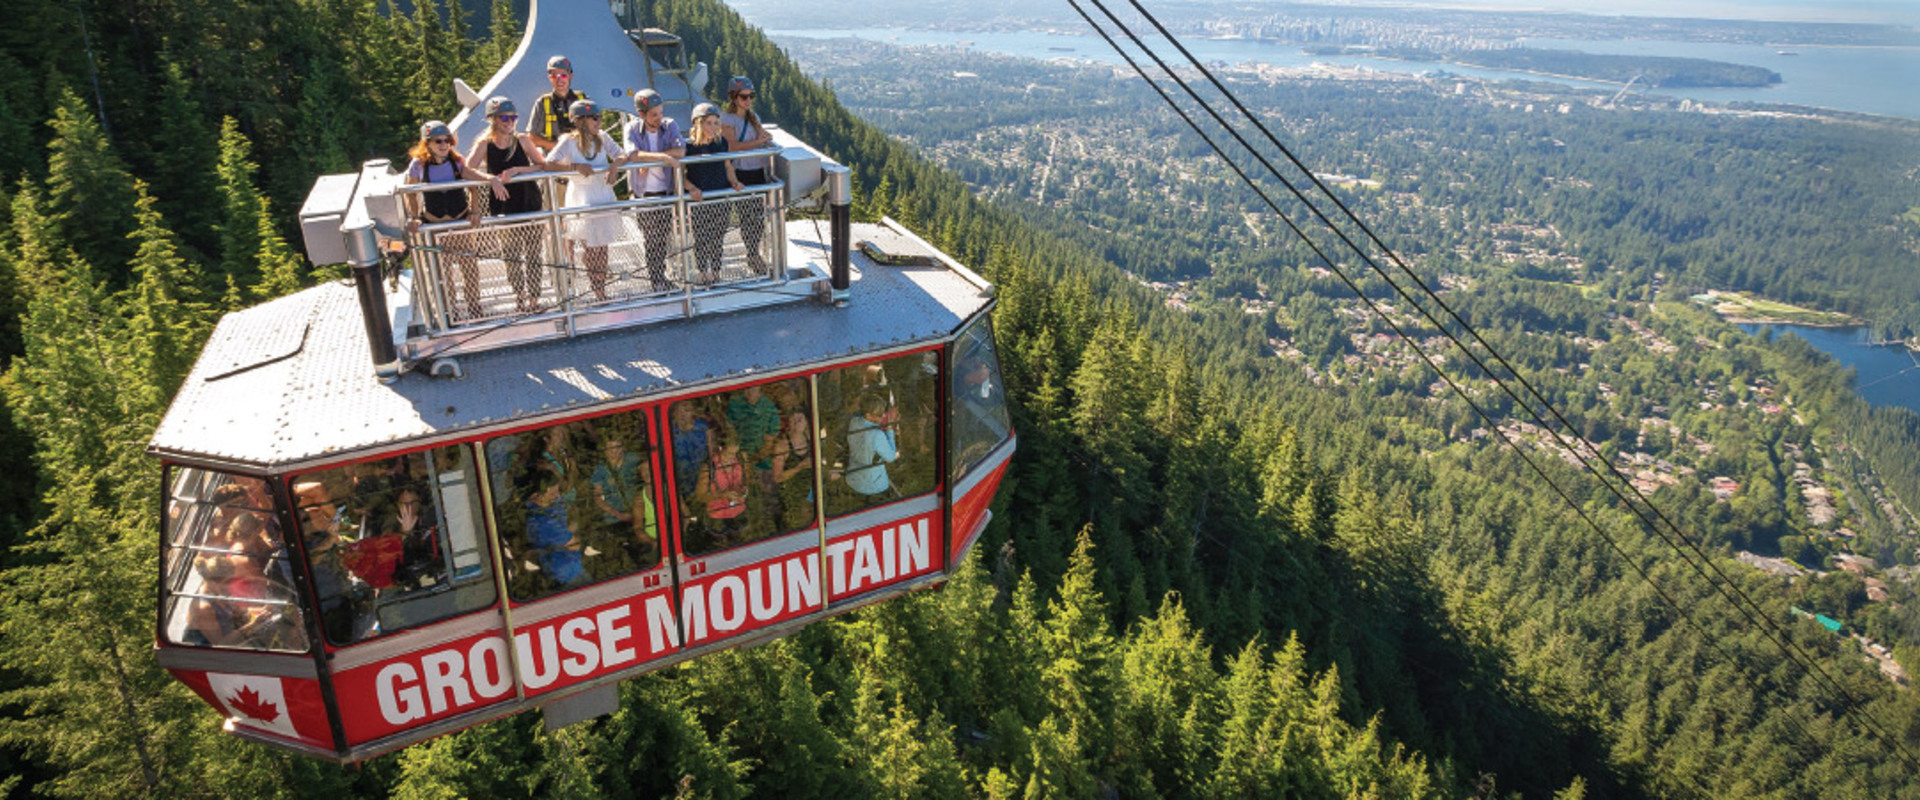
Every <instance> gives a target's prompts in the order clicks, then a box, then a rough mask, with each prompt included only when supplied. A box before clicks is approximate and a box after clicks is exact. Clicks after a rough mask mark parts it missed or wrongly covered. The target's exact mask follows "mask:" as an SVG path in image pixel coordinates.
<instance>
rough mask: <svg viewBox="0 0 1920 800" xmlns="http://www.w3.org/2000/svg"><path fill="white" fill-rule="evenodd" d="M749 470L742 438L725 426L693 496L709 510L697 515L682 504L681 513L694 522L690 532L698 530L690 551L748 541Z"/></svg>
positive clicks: (697, 504) (702, 467) (698, 505)
mask: <svg viewBox="0 0 1920 800" xmlns="http://www.w3.org/2000/svg"><path fill="white" fill-rule="evenodd" d="M746 470H747V465H746V462H745V459H744V458H742V456H741V454H740V440H739V438H738V437H737V436H735V435H734V433H733V431H731V430H728V429H726V428H721V429H720V430H719V431H718V433H717V435H715V436H714V437H713V447H712V448H711V449H710V451H709V453H708V455H707V460H706V462H705V463H703V464H701V465H700V478H699V480H698V481H697V482H696V483H695V488H694V491H693V496H692V499H693V501H694V506H693V507H694V508H695V509H699V510H701V511H704V512H705V513H704V514H700V515H697V516H696V515H695V514H689V513H688V511H689V510H690V509H687V508H685V507H683V508H682V512H681V513H682V514H686V515H687V518H688V522H689V523H690V524H689V526H688V527H689V528H691V529H692V530H691V531H690V532H691V533H693V534H695V536H694V537H693V538H694V539H695V541H694V542H690V543H688V544H687V550H688V552H691V553H703V552H709V551H713V550H721V549H724V548H728V547H732V546H734V545H737V544H742V543H744V542H743V540H744V536H743V534H744V533H745V531H746V526H747V522H748V519H747V518H746V511H747V472H746ZM684 505H685V504H683V506H684Z"/></svg>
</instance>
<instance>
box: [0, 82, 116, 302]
mask: <svg viewBox="0 0 1920 800" xmlns="http://www.w3.org/2000/svg"><path fill="white" fill-rule="evenodd" d="M51 126H52V128H53V140H52V142H51V143H49V144H48V146H47V150H48V155H47V194H46V211H47V215H46V221H47V223H48V224H49V225H50V226H51V227H52V229H53V231H54V236H55V239H56V240H57V241H61V242H64V243H65V245H66V246H68V247H71V248H73V250H74V252H76V253H78V254H79V255H80V257H81V258H83V259H85V260H86V261H87V263H89V264H92V265H94V266H95V267H96V268H99V269H102V270H106V271H105V272H104V273H103V277H104V278H105V279H106V280H107V282H108V284H109V285H110V286H113V287H118V286H120V285H123V284H124V283H125V282H126V277H125V274H124V273H122V272H120V271H119V269H118V268H119V266H120V265H122V264H125V263H127V262H128V261H130V260H131V259H132V257H133V249H132V248H131V247H129V246H128V245H127V238H126V235H127V234H128V233H130V232H132V230H133V227H134V226H133V203H131V202H129V200H128V197H127V194H128V193H127V186H128V185H129V184H130V183H131V182H132V178H131V177H130V176H129V175H128V174H127V168H126V165H125V164H124V163H122V162H121V160H120V157H119V155H117V154H116V153H115V152H114V148H113V145H112V143H110V142H108V141H107V136H106V133H105V132H103V131H102V130H101V129H100V122H99V120H98V119H96V118H95V117H94V115H93V111H92V110H91V109H89V108H88V107H87V104H86V103H85V102H83V101H82V100H81V99H80V98H79V96H77V95H75V94H74V93H73V92H71V91H62V92H61V94H60V95H59V97H58V100H57V101H56V103H55V106H54V112H53V120H52V122H51ZM15 224H16V225H18V224H19V223H18V220H17V219H16V222H15Z"/></svg>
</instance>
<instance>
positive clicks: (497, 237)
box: [412, 177, 785, 332]
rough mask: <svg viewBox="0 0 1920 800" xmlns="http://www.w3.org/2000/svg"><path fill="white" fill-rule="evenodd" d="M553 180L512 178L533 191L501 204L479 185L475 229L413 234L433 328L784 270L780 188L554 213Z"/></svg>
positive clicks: (422, 298) (419, 290)
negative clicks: (524, 180) (478, 219)
mask: <svg viewBox="0 0 1920 800" xmlns="http://www.w3.org/2000/svg"><path fill="white" fill-rule="evenodd" d="M551 180H552V179H551V178H545V177H543V178H540V179H538V180H536V181H530V182H526V183H524V184H521V183H518V182H515V183H513V184H509V185H513V186H518V185H524V186H526V187H527V188H526V189H524V190H518V191H519V192H520V194H519V195H518V197H517V198H515V197H510V198H509V199H507V200H505V201H502V200H499V199H498V198H495V197H494V196H493V194H492V192H491V191H489V190H486V189H481V190H478V191H476V192H474V196H475V198H476V200H477V201H478V202H479V203H480V204H481V205H480V207H481V210H482V214H483V216H482V217H481V220H480V224H479V226H478V227H474V226H471V225H468V224H465V223H451V224H444V225H432V226H428V228H427V229H426V230H423V231H422V232H420V233H418V234H416V235H415V236H414V237H413V242H412V243H413V245H414V249H413V259H414V265H415V267H416V272H415V278H416V280H415V283H414V295H415V303H416V305H417V307H419V308H420V309H422V310H423V311H424V312H425V314H424V317H425V319H426V320H427V324H428V326H429V327H430V328H432V329H433V330H434V331H435V332H441V331H447V330H452V329H458V328H465V327H469V326H475V325H481V324H492V323H498V322H510V321H512V320H513V319H514V318H516V317H521V316H526V315H531V314H540V313H546V312H553V311H574V310H582V309H588V308H593V307H597V306H602V305H618V304H621V303H628V302H635V301H644V300H648V299H654V298H662V297H666V296H669V295H676V294H680V293H684V292H689V291H700V290H706V289H711V288H715V287H724V286H726V285H727V284H736V283H750V282H757V281H762V280H768V279H778V278H780V277H781V266H782V260H783V259H782V256H783V255H784V246H785V242H784V237H783V236H782V235H781V231H783V230H784V226H785V218H784V214H783V213H782V212H783V209H782V208H781V206H780V202H781V201H780V198H781V195H780V190H781V188H782V187H781V186H780V185H778V184H775V185H771V186H766V187H750V189H749V190H748V191H747V192H745V193H741V194H733V193H727V194H726V195H725V196H722V197H714V198H711V199H707V200H703V201H701V202H697V203H696V202H691V201H684V202H683V201H679V200H675V199H672V198H650V199H639V198H635V199H631V200H626V201H620V202H617V203H613V204H610V205H604V206H590V207H584V208H583V207H571V208H569V207H562V208H557V209H553V208H551V207H550V206H548V205H547V204H548V203H549V202H550V201H551V199H552V198H553V196H554V193H553V192H552V190H551V187H545V186H543V184H545V183H547V182H549V181H551ZM536 200H537V202H535V201H536ZM529 206H531V207H529ZM495 212H508V214H509V215H508V216H505V217H501V216H491V214H493V213H495Z"/></svg>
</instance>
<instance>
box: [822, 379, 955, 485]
mask: <svg viewBox="0 0 1920 800" xmlns="http://www.w3.org/2000/svg"><path fill="white" fill-rule="evenodd" d="M939 389H940V354H939V353H937V352H934V351H927V352H924V353H914V354H911V355H905V356H900V357H897V358H891V359H888V360H886V361H878V362H874V363H870V364H862V365H860V366H856V367H847V368H845V369H839V370H834V371H832V372H827V373H823V374H822V375H821V376H820V425H821V428H822V437H823V438H822V439H821V448H822V449H821V454H822V455H823V456H824V457H825V460H826V464H827V467H828V470H829V472H828V478H829V480H828V481H827V487H826V490H827V514H828V515H829V516H839V515H842V514H850V513H852V512H855V511H859V510H861V509H864V508H871V507H873V506H877V505H882V504H885V503H889V502H892V501H894V500H897V499H900V498H903V497H911V496H914V495H919V494H925V493H927V492H931V491H933V487H934V484H935V483H936V482H937V480H938V478H937V473H938V471H939V470H938V467H939V465H938V464H937V463H935V462H936V459H935V457H934V456H935V453H936V448H935V444H936V437H937V433H938V431H937V429H936V427H935V423H936V422H937V421H938V420H939V414H938V408H939V406H938V403H939Z"/></svg>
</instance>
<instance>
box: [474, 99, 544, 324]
mask: <svg viewBox="0 0 1920 800" xmlns="http://www.w3.org/2000/svg"><path fill="white" fill-rule="evenodd" d="M486 112H487V132H486V135H484V136H481V137H480V139H479V140H478V141H475V142H474V143H473V149H472V150H470V151H468V153H467V161H469V162H471V163H474V164H485V165H486V166H487V172H489V173H491V174H493V175H494V176H495V177H498V178H499V179H500V180H502V181H509V180H512V179H514V178H516V177H519V176H521V175H527V174H530V173H535V172H542V171H545V170H546V168H547V160H546V159H545V158H543V157H541V155H540V149H539V148H537V147H535V146H534V145H533V142H531V141H529V138H528V137H527V136H526V135H525V134H519V133H515V132H514V130H513V124H514V123H515V122H517V121H519V119H520V112H519V110H517V109H516V108H514V105H513V101H512V100H510V99H507V98H505V97H491V98H488V99H487V105H486ZM506 190H507V196H506V199H504V200H498V201H496V202H493V203H490V204H488V211H489V212H490V213H491V214H492V215H493V216H502V215H506V214H525V213H528V212H532V211H539V210H540V209H541V203H540V186H539V185H538V184H535V183H531V182H527V181H521V182H519V183H510V184H507V186H506ZM529 233H530V231H529V230H528V229H526V228H519V229H515V230H510V231H502V232H501V233H500V234H499V235H498V236H496V237H495V242H494V251H495V252H496V253H498V254H499V255H500V260H501V261H503V262H505V263H506V265H507V281H508V283H510V284H512V285H513V295H514V300H515V303H516V306H517V308H518V310H519V311H520V313H523V314H526V313H531V312H534V311H538V310H539V309H540V292H541V288H540V284H541V273H542V271H543V269H544V268H543V267H542V258H541V251H542V249H543V248H542V245H543V244H544V243H545V242H546V237H544V236H534V235H529Z"/></svg>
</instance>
